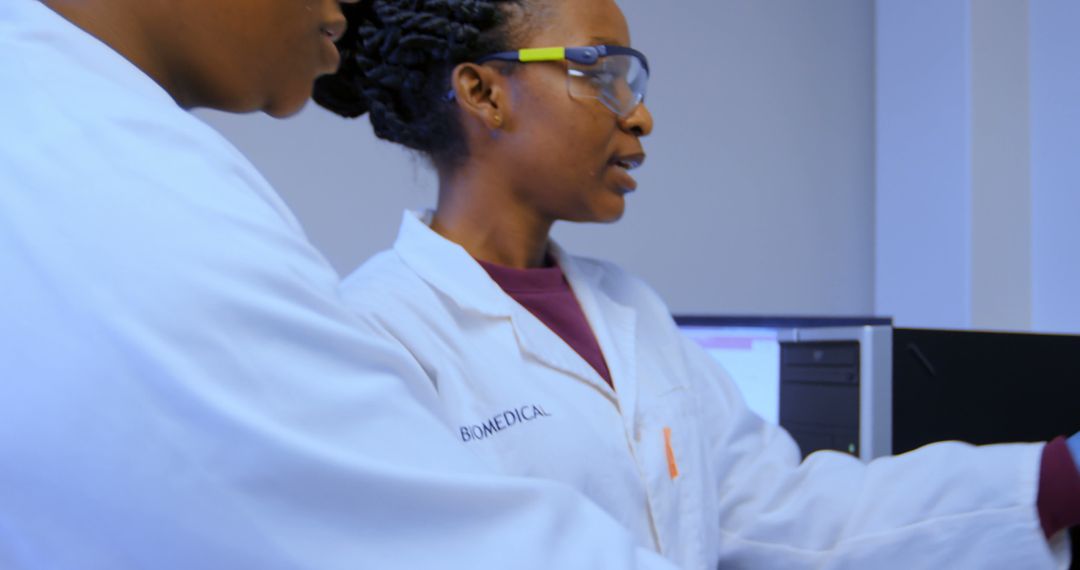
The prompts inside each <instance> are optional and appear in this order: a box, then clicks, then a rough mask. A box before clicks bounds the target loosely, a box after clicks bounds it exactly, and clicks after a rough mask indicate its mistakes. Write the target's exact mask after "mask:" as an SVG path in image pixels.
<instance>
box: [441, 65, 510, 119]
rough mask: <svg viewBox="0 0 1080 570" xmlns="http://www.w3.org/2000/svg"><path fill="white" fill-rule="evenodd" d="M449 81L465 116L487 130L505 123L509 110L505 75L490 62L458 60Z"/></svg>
mask: <svg viewBox="0 0 1080 570" xmlns="http://www.w3.org/2000/svg"><path fill="white" fill-rule="evenodd" d="M450 85H451V87H452V88H453V90H454V96H455V98H456V99H457V103H458V107H459V108H460V109H461V112H462V114H463V118H465V120H469V119H470V118H471V119H472V120H474V121H477V122H479V123H481V124H483V125H484V126H485V127H486V128H487V129H489V130H497V129H501V128H502V127H503V125H504V124H506V121H507V119H508V118H509V117H508V115H509V111H510V98H509V97H508V96H507V94H508V91H507V89H506V76H505V75H504V74H502V73H500V72H499V70H498V69H496V68H495V67H494V66H490V65H477V64H475V63H462V64H459V65H458V66H457V67H455V68H454V71H453V73H452V74H451V75H450Z"/></svg>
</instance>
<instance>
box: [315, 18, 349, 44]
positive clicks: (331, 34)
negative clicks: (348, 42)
mask: <svg viewBox="0 0 1080 570" xmlns="http://www.w3.org/2000/svg"><path fill="white" fill-rule="evenodd" d="M347 26H348V23H347V22H346V21H345V19H344V18H342V19H339V20H334V21H333V22H327V23H325V24H323V25H322V26H319V32H321V33H322V35H324V36H326V37H327V38H329V39H330V41H332V42H334V43H337V41H338V40H340V39H341V37H342V36H344V35H345V29H346V27H347Z"/></svg>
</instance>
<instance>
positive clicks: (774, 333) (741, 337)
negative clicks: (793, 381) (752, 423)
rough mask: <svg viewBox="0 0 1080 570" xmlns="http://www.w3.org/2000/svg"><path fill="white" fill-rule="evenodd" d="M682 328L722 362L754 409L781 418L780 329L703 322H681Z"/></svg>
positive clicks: (776, 419)
mask: <svg viewBox="0 0 1080 570" xmlns="http://www.w3.org/2000/svg"><path fill="white" fill-rule="evenodd" d="M679 329H680V330H681V331H682V332H683V334H685V335H686V336H688V337H689V338H690V339H691V340H693V341H695V342H696V343H697V344H698V345H700V346H701V347H702V348H703V349H705V352H707V353H708V354H709V356H711V357H712V358H713V359H714V360H716V362H718V363H720V365H721V366H722V367H723V368H724V370H726V371H727V372H728V374H729V375H730V376H731V378H732V380H734V381H735V384H736V385H737V386H738V387H739V390H740V391H741V392H742V395H743V398H744V399H745V400H746V403H747V405H748V406H750V409H751V410H753V411H754V412H755V413H757V414H758V415H759V416H761V417H762V418H764V419H765V421H768V422H772V423H774V424H778V423H779V422H780V340H779V330H778V329H776V328H767V327H738V326H720V325H712V326H710V325H702V324H680V326H679Z"/></svg>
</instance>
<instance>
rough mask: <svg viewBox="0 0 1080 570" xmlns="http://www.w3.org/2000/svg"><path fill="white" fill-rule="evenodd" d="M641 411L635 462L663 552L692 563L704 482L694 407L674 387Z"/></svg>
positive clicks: (700, 541)
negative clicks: (645, 487)
mask: <svg viewBox="0 0 1080 570" xmlns="http://www.w3.org/2000/svg"><path fill="white" fill-rule="evenodd" d="M641 410H642V414H641V416H640V419H641V422H640V425H639V433H638V434H636V435H637V437H636V439H638V447H639V449H638V458H639V461H640V462H641V468H642V471H643V475H644V477H645V479H646V481H647V485H648V489H649V503H650V507H651V508H652V511H653V519H654V521H655V523H656V529H657V534H658V536H659V539H660V543H661V548H662V550H664V551H665V552H671V551H673V550H674V551H679V552H681V553H682V555H681V556H680V559H682V560H686V559H695V558H697V557H698V556H701V555H702V554H703V548H704V535H703V529H704V528H705V524H704V520H703V514H702V513H703V501H704V496H703V490H704V489H703V484H704V482H705V479H706V478H707V477H706V473H705V472H704V466H705V465H704V461H703V459H704V458H703V452H702V450H703V449H704V445H703V442H702V440H701V436H700V421H701V419H700V418H701V416H700V413H699V412H698V409H697V401H696V399H695V397H694V394H693V393H692V392H691V391H690V390H689V389H687V388H686V387H683V386H675V387H670V388H667V389H664V390H662V391H659V392H657V393H655V395H653V396H648V397H645V398H643V400H642V402H641ZM687 557H688V558H687Z"/></svg>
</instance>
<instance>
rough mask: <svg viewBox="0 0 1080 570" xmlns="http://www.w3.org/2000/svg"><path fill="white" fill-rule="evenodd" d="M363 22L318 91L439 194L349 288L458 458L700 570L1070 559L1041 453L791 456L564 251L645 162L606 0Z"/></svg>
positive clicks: (664, 314) (653, 315)
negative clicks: (558, 240)
mask: <svg viewBox="0 0 1080 570" xmlns="http://www.w3.org/2000/svg"><path fill="white" fill-rule="evenodd" d="M347 16H348V17H349V18H350V22H351V24H350V30H349V32H348V34H347V35H346V37H345V38H344V39H343V40H342V42H341V43H340V44H339V46H340V47H341V48H342V50H343V52H344V56H345V65H344V66H343V68H342V70H341V71H340V72H339V73H338V74H337V75H336V76H333V77H331V78H328V79H326V80H324V81H323V82H322V83H320V84H319V85H318V87H317V89H316V100H318V101H319V102H320V103H321V104H323V105H324V106H326V107H328V108H329V109H331V110H334V111H335V112H338V113H340V114H342V115H346V116H358V115H361V114H363V113H365V112H370V115H371V121H372V124H373V125H374V128H375V132H376V134H377V135H378V136H380V137H382V138H384V139H387V140H390V141H394V142H397V143H400V144H403V145H405V146H407V147H409V148H411V149H415V150H417V151H420V152H421V153H423V154H425V155H426V156H428V157H429V158H430V159H431V162H432V164H433V165H434V168H435V169H436V171H437V173H438V179H439V196H438V205H437V207H436V208H435V210H434V211H432V212H426V213H407V214H406V215H405V217H404V220H403V222H402V225H401V229H400V233H399V235H398V238H397V241H396V243H395V244H394V247H393V249H391V250H389V251H387V252H384V253H382V254H379V255H378V256H376V257H375V258H374V259H372V260H371V261H369V262H368V263H366V264H365V265H363V266H362V267H361V268H360V269H359V270H357V271H356V273H355V274H353V275H352V276H351V277H350V278H349V279H347V280H346V282H345V284H344V286H343V287H344V295H345V297H346V298H347V299H348V300H349V302H350V303H351V305H352V307H353V308H354V309H355V311H356V312H357V313H358V314H359V315H360V317H361V318H362V319H363V321H364V322H365V323H367V325H368V326H369V327H370V329H371V331H372V334H377V335H383V336H386V337H388V338H392V339H395V340H396V342H399V343H401V344H402V345H404V346H405V347H406V348H407V349H408V351H409V352H410V353H411V354H412V355H413V356H414V357H415V359H416V364H417V365H418V366H419V367H421V368H422V369H423V370H424V371H425V372H426V375H427V378H429V379H430V385H425V386H418V387H415V389H416V390H417V393H419V394H420V395H421V397H424V398H437V399H438V400H440V401H441V409H442V410H443V411H444V419H445V421H446V423H447V425H448V426H449V428H450V429H451V430H452V431H453V432H454V434H455V435H456V436H457V437H459V438H460V440H461V442H462V445H464V446H467V447H468V448H470V449H472V450H473V451H475V453H477V454H478V455H480V456H481V457H484V458H487V459H488V460H490V461H491V462H492V463H493V464H495V465H497V466H499V467H500V468H501V469H503V470H505V471H506V472H508V473H511V474H517V475H522V476H527V477H539V478H546V479H553V480H558V481H561V482H564V483H568V484H570V485H572V486H574V487H575V488H577V489H579V490H580V491H581V492H582V493H584V494H585V495H587V496H588V497H589V498H591V499H592V500H593V501H595V502H596V503H598V504H599V505H600V506H602V507H603V508H605V509H606V510H607V511H608V512H609V513H611V515H612V516H614V517H615V518H616V519H618V520H619V521H621V522H622V523H623V524H624V525H626V527H627V528H629V529H631V530H632V531H633V532H635V533H636V535H637V537H638V538H639V540H640V541H641V543H642V544H643V545H647V546H650V547H652V548H655V549H657V550H658V551H660V552H662V553H664V554H665V555H667V556H669V557H670V558H671V559H673V560H674V561H676V562H678V563H679V564H681V565H682V566H683V567H686V568H714V567H716V566H717V565H718V564H721V565H723V564H731V565H732V567H740V568H742V567H747V568H748V567H755V568H825V567H827V568H1019V567H1023V568H1054V567H1057V566H1058V564H1059V562H1060V561H1061V560H1062V558H1061V557H1066V556H1067V554H1066V553H1065V551H1064V549H1065V548H1066V546H1065V545H1064V544H1057V548H1056V549H1055V548H1053V547H1051V543H1050V541H1048V540H1047V538H1046V534H1044V530H1043V529H1042V528H1041V527H1040V519H1039V513H1038V512H1037V509H1036V495H1037V490H1038V480H1039V466H1040V458H1041V457H1042V454H1043V448H1044V446H1043V445H1035V444H1033V445H1009V446H994V447H987V448H975V447H971V446H967V445H962V444H938V445H936V446H930V447H928V448H924V449H923V450H920V451H918V452H915V453H912V454H909V455H907V456H903V457H898V458H889V459H883V460H879V461H876V462H874V463H872V464H870V465H864V464H862V463H860V462H859V461H858V460H856V459H855V458H852V457H849V456H846V455H842V454H838V453H819V454H815V455H814V456H812V457H810V458H809V459H808V460H807V461H805V462H803V463H801V464H800V455H799V451H798V449H797V447H796V445H795V444H794V443H793V441H792V439H791V438H790V437H789V436H788V435H787V434H786V433H785V432H784V431H783V430H782V429H780V428H778V427H777V426H775V425H770V424H767V423H765V422H764V421H762V420H761V419H760V418H759V417H757V416H756V415H754V414H753V413H752V412H750V411H749V410H748V409H747V407H746V405H745V404H744V403H743V399H742V397H741V396H740V394H739V393H738V391H737V389H736V388H735V386H734V384H733V383H732V382H731V381H730V379H729V378H728V377H727V376H726V375H725V373H724V372H723V371H722V370H720V369H719V368H718V367H717V366H716V365H715V364H714V363H713V361H712V360H711V359H710V358H709V357H708V356H707V355H706V354H705V353H704V352H702V351H701V350H700V349H699V348H698V347H697V346H696V345H694V344H693V343H691V342H689V341H687V340H686V339H684V338H683V337H682V336H681V335H680V334H679V332H678V331H677V329H676V328H675V326H674V324H673V323H672V321H671V318H670V316H669V312H668V310H667V308H666V307H665V306H664V304H663V303H662V302H661V300H660V299H659V298H658V297H657V295H656V294H654V293H653V291H652V290H651V289H649V287H648V286H646V285H645V284H643V283H642V282H641V281H639V280H637V279H635V278H633V277H631V276H629V275H627V274H626V273H625V272H623V271H622V270H620V269H619V268H618V267H615V266H613V265H612V264H610V263H605V262H600V261H594V260H588V259H582V258H579V257H575V256H573V255H570V254H569V253H567V252H565V251H564V250H563V249H561V248H560V247H559V246H557V245H556V244H555V243H553V242H552V241H551V240H550V239H549V231H550V230H551V227H552V225H553V224H554V223H555V222H556V221H559V220H569V221H577V222H611V221H615V220H617V219H618V218H619V217H620V216H621V215H622V213H623V210H624V208H625V200H626V195H627V194H628V193H630V192H632V191H633V190H634V189H635V186H636V183H635V181H634V179H633V178H632V177H631V174H630V172H631V171H632V170H633V169H634V168H636V167H637V166H639V165H640V164H641V163H642V161H643V160H644V158H645V155H644V153H643V150H642V145H641V138H642V137H644V136H646V135H648V134H649V133H650V131H651V130H652V127H653V123H652V117H651V116H650V115H649V111H648V110H647V108H646V106H645V104H644V100H645V93H646V84H647V82H648V78H649V65H648V62H647V60H646V58H645V56H644V55H642V54H641V53H639V52H637V51H635V50H633V49H631V48H629V47H628V46H629V45H630V35H629V32H628V29H627V25H626V22H625V19H624V17H623V15H622V13H621V12H620V10H619V8H618V7H617V6H616V5H615V3H614V2H613V1H612V0H516V1H514V0H507V1H496V0H474V1H469V0H457V1H455V0H440V1H436V0H429V1H427V2H424V1H415V0H410V1H404V0H397V1H390V0H386V1H383V0H376V1H375V2H374V5H373V6H371V7H364V8H359V9H354V10H352V11H351V12H348V11H347ZM1055 445H1056V446H1057V447H1055V448H1054V449H1057V450H1058V453H1059V455H1058V457H1069V456H1068V453H1067V451H1064V453H1065V455H1061V452H1062V450H1064V449H1065V448H1064V444H1063V443H1062V442H1060V441H1059V442H1057V443H1055ZM418 524H422V522H421V521H418ZM1056 530H1058V529H1048V530H1047V531H1045V532H1047V533H1049V534H1056ZM508 554H510V555H512V553H508Z"/></svg>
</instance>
